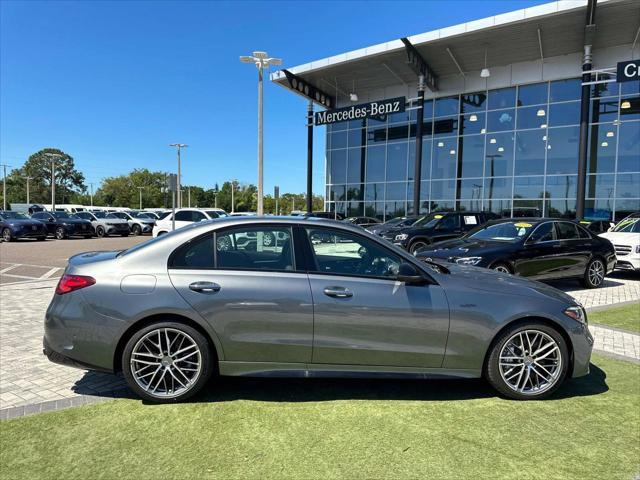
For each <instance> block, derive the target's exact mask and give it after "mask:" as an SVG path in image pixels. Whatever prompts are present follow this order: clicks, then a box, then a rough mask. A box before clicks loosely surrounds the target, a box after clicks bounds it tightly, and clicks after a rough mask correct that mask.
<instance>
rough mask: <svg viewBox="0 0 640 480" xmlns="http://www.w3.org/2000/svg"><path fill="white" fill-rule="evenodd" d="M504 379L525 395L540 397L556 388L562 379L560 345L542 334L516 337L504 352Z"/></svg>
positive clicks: (501, 362)
mask: <svg viewBox="0 0 640 480" xmlns="http://www.w3.org/2000/svg"><path fill="white" fill-rule="evenodd" d="M499 367H500V376H501V377H502V380H504V382H505V383H506V384H507V386H508V387H509V388H510V389H511V390H513V391H514V392H518V393H520V394H522V395H537V394H540V393H542V392H544V391H546V390H549V389H550V388H551V387H553V386H554V385H555V384H556V383H557V382H558V380H559V378H560V376H561V375H562V354H561V352H560V346H559V345H558V343H557V342H556V341H555V340H554V339H553V338H552V337H551V336H550V335H548V334H546V333H545V332H542V331H540V330H523V331H520V332H517V333H515V334H514V335H512V336H511V337H510V338H509V339H508V340H507V341H506V342H505V343H504V346H503V347H502V350H501V351H500V360H499Z"/></svg>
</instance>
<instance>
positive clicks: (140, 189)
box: [138, 187, 145, 210]
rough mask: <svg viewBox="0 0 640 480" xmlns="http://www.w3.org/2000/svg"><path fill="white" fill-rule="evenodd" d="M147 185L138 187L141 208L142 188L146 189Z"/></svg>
mask: <svg viewBox="0 0 640 480" xmlns="http://www.w3.org/2000/svg"><path fill="white" fill-rule="evenodd" d="M144 188H145V187H138V190H139V192H140V210H142V190H144Z"/></svg>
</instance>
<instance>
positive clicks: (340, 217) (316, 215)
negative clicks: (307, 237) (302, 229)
mask: <svg viewBox="0 0 640 480" xmlns="http://www.w3.org/2000/svg"><path fill="white" fill-rule="evenodd" d="M302 216H303V217H307V218H309V217H314V218H328V219H329V220H344V215H342V214H341V213H337V212H311V213H305V214H303V215H302Z"/></svg>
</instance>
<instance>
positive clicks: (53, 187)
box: [44, 152, 62, 212]
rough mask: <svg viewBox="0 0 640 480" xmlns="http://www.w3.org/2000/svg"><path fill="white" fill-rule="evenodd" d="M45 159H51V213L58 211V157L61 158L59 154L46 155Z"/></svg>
mask: <svg viewBox="0 0 640 480" xmlns="http://www.w3.org/2000/svg"><path fill="white" fill-rule="evenodd" d="M44 155H45V157H48V158H50V159H51V211H52V212H55V211H56V157H61V156H62V155H60V154H59V153H48V152H47V153H45V154H44Z"/></svg>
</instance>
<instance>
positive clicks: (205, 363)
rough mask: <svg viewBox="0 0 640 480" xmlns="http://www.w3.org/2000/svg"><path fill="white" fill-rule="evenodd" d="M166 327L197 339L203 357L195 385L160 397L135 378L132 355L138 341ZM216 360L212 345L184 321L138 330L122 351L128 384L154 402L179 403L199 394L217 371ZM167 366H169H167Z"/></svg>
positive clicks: (158, 323)
mask: <svg viewBox="0 0 640 480" xmlns="http://www.w3.org/2000/svg"><path fill="white" fill-rule="evenodd" d="M164 328H167V329H173V330H178V331H180V332H182V333H184V334H186V335H188V336H189V337H191V339H193V340H194V341H195V343H196V344H197V347H198V349H199V351H200V358H201V370H200V376H199V377H197V378H196V379H195V382H193V385H192V386H191V387H190V388H189V389H188V390H186V391H185V392H184V393H182V394H178V395H176V396H174V397H158V396H155V395H153V394H151V393H149V392H148V391H147V390H145V389H144V388H143V387H141V386H140V385H139V384H138V383H137V382H136V380H135V378H134V374H133V372H132V371H131V370H132V365H131V356H132V354H133V351H134V348H135V346H136V344H137V343H138V341H139V340H140V339H142V338H143V337H144V336H145V335H147V334H148V333H149V332H153V331H154V330H158V329H164ZM215 362H216V357H215V355H214V354H213V351H212V349H211V346H210V345H209V342H208V341H207V339H206V338H205V337H204V336H203V335H202V334H201V333H200V332H198V331H197V330H196V329H194V328H192V327H190V326H189V325H185V324H184V323H179V322H169V321H167V322H156V323H153V324H151V325H147V326H146V327H143V328H142V329H140V330H138V331H137V332H136V333H134V334H133V336H132V337H131V338H130V339H129V341H128V342H127V344H126V346H125V347H124V351H123V353H122V373H123V375H124V378H125V380H126V381H127V384H128V385H129V388H131V390H133V392H135V393H136V394H137V395H138V396H139V397H141V398H142V399H143V400H147V401H149V402H154V403H177V402H181V401H183V400H186V399H187V398H190V397H192V396H193V395H195V394H197V393H198V392H199V391H200V390H201V389H202V387H204V386H205V385H206V383H207V382H208V381H209V379H210V378H211V375H212V374H213V373H214V372H215V371H216V368H215ZM165 368H168V367H165ZM152 378H153V377H152Z"/></svg>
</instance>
